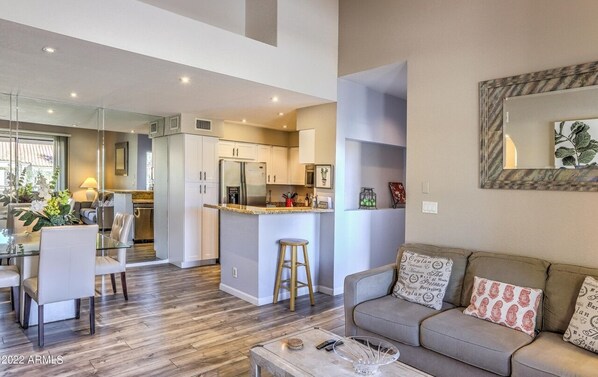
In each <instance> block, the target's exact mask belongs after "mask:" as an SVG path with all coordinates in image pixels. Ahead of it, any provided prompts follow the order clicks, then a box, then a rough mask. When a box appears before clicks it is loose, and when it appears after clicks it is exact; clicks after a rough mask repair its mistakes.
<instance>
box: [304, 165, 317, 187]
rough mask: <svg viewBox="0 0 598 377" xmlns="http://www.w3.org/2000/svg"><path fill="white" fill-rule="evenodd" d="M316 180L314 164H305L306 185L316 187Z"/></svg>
mask: <svg viewBox="0 0 598 377" xmlns="http://www.w3.org/2000/svg"><path fill="white" fill-rule="evenodd" d="M315 182H316V167H315V165H314V164H307V165H305V187H314V183H315Z"/></svg>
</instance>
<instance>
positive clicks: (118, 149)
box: [114, 141, 129, 176]
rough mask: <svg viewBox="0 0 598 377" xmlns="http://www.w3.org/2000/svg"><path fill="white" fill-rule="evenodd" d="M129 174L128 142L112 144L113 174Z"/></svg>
mask: <svg viewBox="0 0 598 377" xmlns="http://www.w3.org/2000/svg"><path fill="white" fill-rule="evenodd" d="M128 174H129V142H128V141H125V142H122V143H116V144H115V145H114V175H123V176H126V175H128Z"/></svg>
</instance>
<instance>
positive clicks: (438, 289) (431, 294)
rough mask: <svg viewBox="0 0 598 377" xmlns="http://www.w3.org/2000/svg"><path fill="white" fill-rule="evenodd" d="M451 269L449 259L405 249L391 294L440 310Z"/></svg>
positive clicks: (451, 262) (451, 264) (451, 263)
mask: <svg viewBox="0 0 598 377" xmlns="http://www.w3.org/2000/svg"><path fill="white" fill-rule="evenodd" d="M452 269H453V261H452V260H451V259H448V258H439V257H429V256H427V255H422V254H417V253H414V252H411V251H408V250H405V251H404V252H403V255H402V256H401V262H400V266H399V278H398V280H397V283H396V284H395V287H394V289H393V292H392V294H393V295H394V296H395V297H399V298H402V299H405V300H407V301H411V302H415V303H417V304H421V305H424V306H428V307H430V308H433V309H436V310H440V308H442V299H443V298H444V294H445V292H446V287H447V285H448V283H449V279H450V277H451V270H452Z"/></svg>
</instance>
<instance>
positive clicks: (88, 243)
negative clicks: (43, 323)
mask: <svg viewBox="0 0 598 377" xmlns="http://www.w3.org/2000/svg"><path fill="white" fill-rule="evenodd" d="M97 233H98V226H97V225H70V226H57V227H44V228H42V230H41V236H40V252H39V272H38V293H37V298H38V299H37V300H36V301H37V303H38V304H41V305H44V304H48V303H51V302H59V301H65V300H72V299H74V298H81V297H91V296H94V294H95V256H96V235H97Z"/></svg>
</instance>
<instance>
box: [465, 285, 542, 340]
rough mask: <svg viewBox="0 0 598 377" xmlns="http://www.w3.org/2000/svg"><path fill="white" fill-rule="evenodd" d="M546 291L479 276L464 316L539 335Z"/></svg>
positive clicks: (531, 334)
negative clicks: (544, 292) (540, 307)
mask: <svg viewBox="0 0 598 377" xmlns="http://www.w3.org/2000/svg"><path fill="white" fill-rule="evenodd" d="M541 298H542V290H540V289H533V288H527V287H519V286H516V285H513V284H506V283H502V282H499V281H494V280H489V279H484V278H479V277H477V276H476V277H475V278H474V282H473V292H472V294H471V301H470V304H469V306H468V307H467V308H466V309H465V310H464V311H463V314H466V315H471V316H473V317H477V318H480V319H485V320H487V321H490V322H494V323H497V324H499V325H503V326H507V327H510V328H512V329H515V330H518V331H523V332H524V333H526V334H527V335H530V336H535V333H534V330H535V328H536V316H537V315H538V306H539V305H540V299H541Z"/></svg>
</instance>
